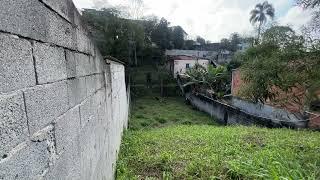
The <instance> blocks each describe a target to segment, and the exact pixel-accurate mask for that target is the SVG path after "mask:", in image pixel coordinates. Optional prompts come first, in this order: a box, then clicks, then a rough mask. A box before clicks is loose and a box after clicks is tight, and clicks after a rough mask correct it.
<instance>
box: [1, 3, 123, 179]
mask: <svg viewBox="0 0 320 180" xmlns="http://www.w3.org/2000/svg"><path fill="white" fill-rule="evenodd" d="M0 65H1V66H0V180H7V179H10V180H11V179H50V180H51V179H59V180H60V179H83V180H90V179H103V180H108V179H113V175H114V170H115V162H116V158H117V152H118V150H119V147H120V143H121V135H122V132H123V129H124V128H126V125H127V121H128V95H127V92H126V85H125V74H124V73H125V72H124V65H123V64H120V63H117V62H113V61H109V60H105V59H103V58H102V56H101V55H100V53H99V51H98V49H97V48H96V47H95V46H94V43H93V42H92V41H91V40H90V38H89V34H88V33H87V31H86V27H85V26H84V25H83V23H82V22H81V16H80V14H79V12H78V11H77V10H76V8H75V6H74V4H73V2H72V1H71V0H14V1H13V0H2V1H1V6H0Z"/></svg>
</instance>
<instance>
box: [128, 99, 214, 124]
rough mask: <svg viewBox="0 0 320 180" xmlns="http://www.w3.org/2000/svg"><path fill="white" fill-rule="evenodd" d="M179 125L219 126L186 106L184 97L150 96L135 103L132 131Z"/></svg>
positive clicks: (208, 117)
mask: <svg viewBox="0 0 320 180" xmlns="http://www.w3.org/2000/svg"><path fill="white" fill-rule="evenodd" d="M178 124H185V125H191V124H194V125H196V124H198V125H203V124H206V125H217V124H216V123H215V121H214V120H213V118H211V117H210V116H208V115H207V114H204V113H202V112H199V111H197V110H194V109H192V107H191V106H186V105H185V103H184V99H183V98H182V97H170V98H159V97H157V96H149V97H144V98H139V99H137V100H136V101H134V102H133V109H132V114H131V119H130V121H129V129H130V130H144V129H150V128H160V127H165V126H171V125H178Z"/></svg>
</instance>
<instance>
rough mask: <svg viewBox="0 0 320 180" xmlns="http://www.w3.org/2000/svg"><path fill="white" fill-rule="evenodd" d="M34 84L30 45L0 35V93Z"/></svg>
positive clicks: (22, 40)
mask: <svg viewBox="0 0 320 180" xmlns="http://www.w3.org/2000/svg"><path fill="white" fill-rule="evenodd" d="M0 21H1V20H0ZM0 24H1V23H0ZM35 84H36V80H35V73H34V66H33V59H32V47H31V43H30V42H28V41H27V40H24V39H20V38H18V37H17V36H13V35H5V34H2V33H0V93H1V92H8V91H13V90H17V89H21V88H25V87H30V86H34V85H35Z"/></svg>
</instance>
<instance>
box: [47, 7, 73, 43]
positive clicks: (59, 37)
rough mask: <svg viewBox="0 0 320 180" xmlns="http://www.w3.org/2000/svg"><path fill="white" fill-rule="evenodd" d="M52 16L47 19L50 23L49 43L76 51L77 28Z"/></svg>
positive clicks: (54, 15)
mask: <svg viewBox="0 0 320 180" xmlns="http://www.w3.org/2000/svg"><path fill="white" fill-rule="evenodd" d="M52 13H53V12H50V13H48V14H50V15H49V16H48V18H47V21H48V23H49V24H48V42H51V43H54V44H56V45H59V46H63V47H67V48H70V49H75V47H76V42H75V32H76V31H75V28H74V27H72V25H71V23H69V22H67V21H66V20H65V19H62V18H61V17H59V16H58V15H56V14H52Z"/></svg>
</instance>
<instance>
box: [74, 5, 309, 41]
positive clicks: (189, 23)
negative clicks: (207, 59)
mask: <svg viewBox="0 0 320 180" xmlns="http://www.w3.org/2000/svg"><path fill="white" fill-rule="evenodd" d="M128 1H130V0H73V2H74V3H75V5H76V6H77V8H79V9H83V8H98V9H99V8H103V7H112V6H119V5H120V6H121V5H126V4H127V3H128ZM143 1H144V6H145V10H144V15H146V16H147V15H156V16H158V17H164V18H166V19H167V20H168V21H169V22H170V23H171V25H180V26H181V27H183V28H184V30H185V31H186V32H187V33H188V34H189V35H190V36H191V37H195V36H196V35H199V36H201V37H204V38H205V39H206V40H209V41H212V42H219V41H220V40H221V39H222V38H228V37H229V36H230V34H231V33H233V32H238V33H240V34H241V35H244V36H252V34H253V33H254V31H253V30H254V28H253V26H252V25H251V24H250V22H249V17H250V11H251V10H252V9H253V8H254V6H255V5H256V4H257V3H262V2H263V1H264V0H143ZM269 3H271V4H273V6H274V7H275V10H276V17H275V19H274V21H275V22H276V23H278V24H279V25H289V26H291V27H292V28H293V29H295V30H296V31H299V30H300V27H301V26H302V25H304V24H306V23H307V22H308V21H309V20H310V17H311V12H308V11H306V10H303V9H302V8H300V7H297V6H295V0H269Z"/></svg>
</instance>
